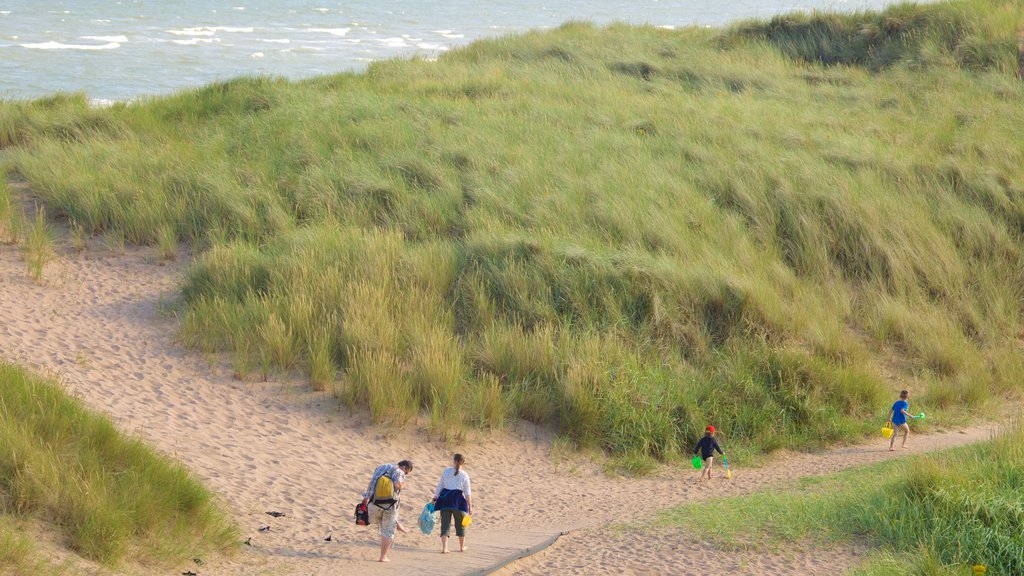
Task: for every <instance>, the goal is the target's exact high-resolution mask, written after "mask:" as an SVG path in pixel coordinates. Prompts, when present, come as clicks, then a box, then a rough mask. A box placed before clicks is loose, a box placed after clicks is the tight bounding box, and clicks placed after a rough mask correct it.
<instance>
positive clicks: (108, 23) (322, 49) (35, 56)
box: [0, 0, 891, 101]
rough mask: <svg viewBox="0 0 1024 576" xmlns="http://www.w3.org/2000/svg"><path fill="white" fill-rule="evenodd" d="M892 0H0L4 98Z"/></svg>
mask: <svg viewBox="0 0 1024 576" xmlns="http://www.w3.org/2000/svg"><path fill="white" fill-rule="evenodd" d="M889 3H891V2H890V1H889V0H621V1H612V0H589V1H572V0H488V1H474V0H376V1H373V0H349V1H344V2H331V1H327V0H320V1H318V0H312V1H309V0H119V1H110V0H102V1H101V0H0V99H22V98H35V97H39V96H44V95H48V94H52V93H54V92H77V91H82V92H85V93H86V94H87V95H88V97H89V98H91V99H93V100H97V101H110V100H123V99H130V98H133V97H137V96H140V95H149V94H163V93H168V92H173V91H175V90H180V89H183V88H188V87H195V86H201V85H204V84H207V83H210V82H213V81H217V80H227V79H230V78H234V77H237V76H252V75H262V74H266V75H274V76H284V77H288V78H303V77H309V76H314V75H320V74H327V73H334V72H341V71H352V70H360V69H362V68H364V67H365V66H366V65H367V63H369V62H372V61H374V60H380V59H385V58H391V57H408V56H412V55H418V56H423V57H427V58H434V57H437V56H438V55H440V54H442V53H444V52H445V51H447V50H450V49H452V48H454V47H457V46H461V45H464V44H467V43H469V42H472V41H473V40H476V39H478V38H483V37H489V36H496V35H504V34H511V33H515V32H521V31H524V30H528V29H546V28H552V27H556V26H558V25H560V24H562V23H564V22H567V21H570V20H578V21H588V22H593V23H595V24H608V23H611V22H629V23H634V24H651V25H655V26H663V27H670V28H678V27H683V26H690V25H698V26H715V25H721V24H725V23H728V22H730V21H734V20H737V19H742V18H751V17H759V18H766V17H770V16H773V15H776V14H780V13H785V12H791V11H796V10H802V11H809V10H814V9H823V10H840V11H853V10H863V9H867V8H881V7H884V6H885V5H887V4H889Z"/></svg>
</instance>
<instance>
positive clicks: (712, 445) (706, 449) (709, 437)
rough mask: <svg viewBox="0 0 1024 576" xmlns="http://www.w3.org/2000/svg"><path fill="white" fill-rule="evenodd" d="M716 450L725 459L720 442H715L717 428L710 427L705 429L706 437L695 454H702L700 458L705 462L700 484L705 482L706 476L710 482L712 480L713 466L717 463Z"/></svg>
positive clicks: (696, 447) (696, 448)
mask: <svg viewBox="0 0 1024 576" xmlns="http://www.w3.org/2000/svg"><path fill="white" fill-rule="evenodd" d="M715 450H718V453H719V454H721V455H722V457H725V452H722V448H721V447H719V446H718V440H715V427H714V426H711V425H708V427H707V428H705V429H704V437H703V438H701V439H700V440H699V441H698V442H697V446H695V447H694V449H693V453H694V454H696V453H697V452H700V458H701V460H703V461H704V466H703V469H702V470H701V471H700V478H698V479H697V481H698V482H701V481H703V480H704V478H705V476H706V477H707V479H708V480H711V465H712V464H713V463H714V461H715V458H714V456H715Z"/></svg>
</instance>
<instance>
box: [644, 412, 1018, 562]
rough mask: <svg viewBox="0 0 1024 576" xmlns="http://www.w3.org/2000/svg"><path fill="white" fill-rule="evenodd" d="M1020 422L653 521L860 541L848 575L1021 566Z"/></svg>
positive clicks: (724, 539) (739, 542)
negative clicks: (933, 449) (958, 442)
mask: <svg viewBox="0 0 1024 576" xmlns="http://www.w3.org/2000/svg"><path fill="white" fill-rule="evenodd" d="M1022 488H1024V427H1021V426H1020V424H1019V422H1018V423H1016V424H1015V425H1013V426H1011V427H1010V428H1008V429H1007V430H1006V431H1005V432H1004V433H1002V434H1000V435H999V436H997V437H996V438H995V439H994V440H991V441H988V442H985V443H982V444H979V445H974V446H970V447H965V448H958V449H955V450H950V451H945V452H940V453H935V454H932V455H927V456H918V457H913V458H908V459H904V460H894V461H889V462H886V463H884V464H879V465H872V466H866V467H860V468H856V469H852V470H848V471H845V472H842V473H839V474H835V475H831V476H827V477H819V478H805V479H801V480H800V481H797V482H794V483H793V484H792V485H791V486H789V487H785V488H781V489H775V490H772V491H767V492H761V493H757V494H753V495H749V496H743V497H738V498H728V499H720V500H714V501H711V502H707V503H701V504H694V505H687V506H684V507H680V508H676V509H674V510H672V511H669V512H667V513H665V514H664V515H663V516H662V518H661V520H660V522H661V523H663V524H667V525H673V526H682V527H686V528H687V529H690V530H694V531H699V532H700V533H701V534H702V535H703V536H708V537H710V538H711V539H713V540H715V541H716V542H718V543H719V544H721V545H722V546H724V547H727V548H728V547H742V548H748V549H764V548H768V549H772V548H782V547H787V546H788V545H792V544H794V543H799V544H807V543H812V544H818V545H820V544H824V545H828V544H834V543H837V542H842V541H849V540H851V539H860V540H866V541H867V542H869V543H870V544H872V545H873V546H875V547H877V548H878V551H877V553H876V554H874V555H873V556H872V558H871V559H870V561H868V562H867V563H866V565H865V566H863V567H860V568H858V570H856V571H854V572H852V573H854V574H863V575H865V576H866V575H874V574H890V573H892V572H891V570H892V569H894V568H895V567H896V566H901V567H902V568H901V571H905V572H908V573H910V574H922V575H924V574H952V573H957V574H959V573H964V574H966V573H969V568H970V567H971V566H973V565H975V564H982V565H985V566H987V567H988V573H989V574H996V575H1002V574H1007V575H1008V574H1021V573H1024V546H1022V545H1021V542H1022V540H1021V535H1022V534H1024V506H1022V503H1021V499H1020V493H1021V489H1022Z"/></svg>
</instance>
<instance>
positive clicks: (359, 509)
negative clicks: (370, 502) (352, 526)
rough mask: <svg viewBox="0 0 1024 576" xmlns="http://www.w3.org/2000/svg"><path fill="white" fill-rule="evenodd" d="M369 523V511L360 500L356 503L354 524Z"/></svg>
mask: <svg viewBox="0 0 1024 576" xmlns="http://www.w3.org/2000/svg"><path fill="white" fill-rule="evenodd" d="M369 524H370V511H369V510H367V508H366V504H363V503H362V502H360V503H359V504H356V526H368V525H369Z"/></svg>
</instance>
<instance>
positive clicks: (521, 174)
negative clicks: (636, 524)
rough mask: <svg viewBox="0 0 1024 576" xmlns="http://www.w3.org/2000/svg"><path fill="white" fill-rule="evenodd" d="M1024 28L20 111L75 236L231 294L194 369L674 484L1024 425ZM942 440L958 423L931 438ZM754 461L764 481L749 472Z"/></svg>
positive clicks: (515, 59)
mask: <svg viewBox="0 0 1024 576" xmlns="http://www.w3.org/2000/svg"><path fill="white" fill-rule="evenodd" d="M1021 26H1024V9H1022V7H1021V3H1020V2H1019V0H965V1H958V2H942V3H936V4H928V5H921V6H913V5H901V6H896V7H893V8H890V9H887V10H885V11H882V12H864V13H857V14H852V15H843V16H837V15H830V14H814V15H809V16H786V17H779V18H776V19H773V20H770V21H761V22H748V23H742V24H738V25H736V26H733V27H730V28H727V29H721V30H705V29H691V28H687V29H680V30H664V29H657V28H653V27H633V26H625V25H613V26H609V27H606V28H598V27H595V26H592V25H589V24H585V23H578V22H572V23H568V24H566V25H564V26H561V27H559V28H558V29H556V30H551V31H546V32H532V33H527V34H522V35H517V36H507V37H500V38H493V39H488V40H482V41H478V42H475V43H473V44H471V45H469V46H466V47H463V48H460V49H457V50H452V51H450V52H447V53H445V54H444V55H443V56H441V57H440V58H439V59H438V60H437V61H426V60H423V59H409V60H390V61H384V62H375V63H373V64H371V65H370V66H369V67H368V69H367V71H366V72H365V73H361V74H338V75H332V76H324V77H319V78H313V79H309V80H304V81H301V82H289V81H286V80H282V79H277V78H238V79H233V80H229V81H225V82H219V83H216V84H212V85H209V86H206V87H203V88H200V89H197V90H190V91H184V92H180V93H178V94H174V95H171V96H167V97H159V98H150V99H144V100H140V101H135V102H131V103H118V104H115V105H113V106H110V107H108V108H103V109H96V108H90V107H89V106H88V104H87V100H86V98H85V96H84V95H57V96H54V97H52V98H47V99H41V100H37V101H33V102H4V103H0V138H2V140H0V145H3V146H4V147H5V154H6V156H7V157H8V159H9V160H8V163H9V164H10V166H11V174H12V176H11V177H12V178H17V179H20V180H22V181H24V182H27V184H28V185H29V186H30V187H31V190H32V194H33V195H34V196H35V197H37V198H38V199H39V200H41V201H43V202H45V203H46V205H47V209H48V213H49V214H53V215H56V216H57V217H61V218H66V219H68V220H69V221H70V222H73V223H75V225H76V226H77V227H78V230H79V231H80V232H79V233H80V234H81V235H83V236H85V235H102V236H103V237H104V238H105V239H107V242H108V244H110V245H111V247H112V248H113V249H115V251H120V250H121V249H123V245H124V243H126V242H127V243H134V244H146V245H151V246H154V247H156V249H157V250H158V251H160V252H161V253H162V254H163V257H164V258H170V257H172V256H173V255H174V250H175V247H176V244H177V243H178V242H183V243H186V244H187V245H189V246H190V247H191V248H192V250H193V251H194V253H195V254H196V258H197V261H196V263H195V264H194V265H193V266H192V267H191V269H190V271H189V273H188V278H187V279H186V281H185V285H184V288H183V292H184V308H183V314H182V317H183V321H182V325H181V336H182V339H183V341H184V342H185V343H186V344H187V345H188V346H190V347H192V348H193V349H196V350H200V351H203V352H218V351H220V352H226V353H227V355H228V356H229V357H230V358H231V362H232V364H233V368H234V371H235V373H236V374H237V375H238V376H239V377H243V378H244V377H262V378H272V377H277V376H278V375H279V374H297V373H301V374H304V375H306V376H308V378H309V381H310V385H311V386H312V387H314V388H317V389H322V390H327V391H330V392H331V393H333V394H334V395H335V396H336V397H337V398H339V399H340V401H342V402H344V403H346V404H347V405H349V406H351V407H352V408H353V409H356V410H361V411H365V412H366V413H368V414H369V416H370V417H371V419H372V420H373V421H375V422H387V423H389V424H392V425H404V424H409V423H412V422H414V421H417V420H420V421H426V423H427V426H428V428H429V429H430V430H431V432H432V433H434V434H437V435H440V436H446V437H447V436H451V435H460V434H464V433H465V431H466V429H468V428H472V427H481V428H492V429H493V428H501V427H502V426H504V425H505V424H506V423H507V422H509V421H510V420H511V419H514V418H521V419H526V420H529V421H531V422H535V423H538V424H541V425H544V426H548V427H551V428H554V429H556V430H558V431H559V432H560V433H561V434H562V435H563V436H565V437H566V438H568V439H569V440H571V442H573V443H574V444H576V445H578V446H581V447H588V448H589V447H596V448H600V449H603V450H606V451H608V452H610V453H612V454H613V455H615V456H617V457H620V458H621V462H622V463H623V465H624V466H625V467H626V468H628V469H633V470H644V469H647V468H648V467H649V463H647V464H644V463H643V462H642V460H643V459H645V458H647V459H652V460H663V461H671V460H673V459H675V458H677V457H679V455H680V453H682V452H685V451H686V447H688V446H689V445H690V444H691V443H692V442H693V441H695V440H696V438H697V437H698V435H699V433H700V431H701V430H703V427H704V425H706V424H707V423H709V422H713V423H714V424H715V425H716V427H718V428H719V429H721V430H723V439H724V440H725V441H727V442H728V443H729V444H730V446H732V447H733V448H735V449H739V452H737V453H738V454H742V453H747V454H750V455H751V456H753V455H754V454H756V453H758V452H761V453H763V452H769V451H771V450H774V449H776V448H782V447H788V448H796V449H807V448H814V447H817V446H821V445H823V444H826V443H829V442H833V441H837V440H842V439H850V438H853V437H857V436H859V435H863V434H865V433H870V432H872V431H873V430H874V429H875V428H876V427H877V426H876V422H877V420H878V419H880V418H882V417H883V416H884V411H885V409H886V408H887V407H888V405H889V402H891V400H892V398H893V397H894V394H895V392H896V391H898V390H899V388H901V387H910V388H912V389H913V390H914V394H915V398H916V399H917V402H918V403H919V404H918V405H922V406H924V409H926V410H928V412H929V414H930V416H931V417H932V418H936V419H942V418H947V419H948V418H959V417H962V416H963V415H964V414H976V413H977V412H979V411H985V410H989V409H991V408H992V407H993V406H995V405H998V404H999V403H1000V402H1003V401H1004V400H1005V399H1007V398H1013V397H1019V395H1020V392H1021V389H1020V384H1019V382H1021V379H1020V378H1016V377H1015V375H1020V374H1021V373H1022V368H1021V361H1020V359H1019V357H1020V354H1019V343H1018V337H1019V334H1020V333H1021V331H1022V306H1021V302H1024V279H1022V277H1021V275H1020V274H1019V270H1021V269H1024V251H1022V248H1021V247H1022V242H1021V240H1022V234H1024V232H1022V230H1024V200H1022V198H1024V192H1022V191H1024V145H1022V141H1021V139H1020V138H1019V134H1020V133H1021V132H1022V131H1024V113H1022V112H1021V107H1020V106H1019V102H1020V99H1021V97H1022V96H1024V84H1022V83H1021V82H1020V80H1019V78H1017V76H1016V74H1017V69H1016V48H1015V44H1014V42H1015V34H1016V30H1017V29H1019V28H1020V27H1021ZM933 421H934V420H933ZM734 452H735V450H734Z"/></svg>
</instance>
